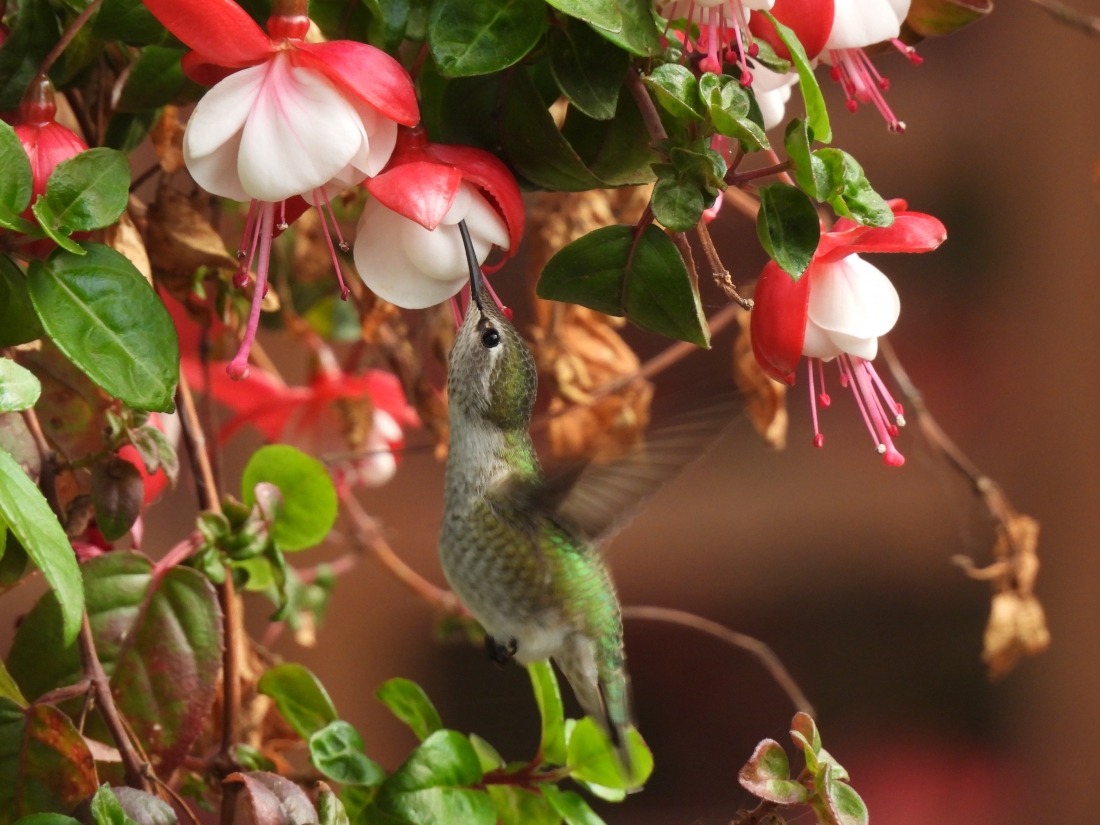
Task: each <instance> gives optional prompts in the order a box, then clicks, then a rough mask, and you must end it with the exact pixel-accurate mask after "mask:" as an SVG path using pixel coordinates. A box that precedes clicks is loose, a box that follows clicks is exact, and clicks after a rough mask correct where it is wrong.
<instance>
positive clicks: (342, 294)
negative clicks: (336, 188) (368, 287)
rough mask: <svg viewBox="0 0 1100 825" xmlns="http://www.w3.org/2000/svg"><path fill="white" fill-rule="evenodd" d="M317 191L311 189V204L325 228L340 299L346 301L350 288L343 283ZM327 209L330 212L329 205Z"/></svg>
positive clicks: (326, 199) (334, 221)
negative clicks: (338, 285) (338, 284)
mask: <svg viewBox="0 0 1100 825" xmlns="http://www.w3.org/2000/svg"><path fill="white" fill-rule="evenodd" d="M317 192H318V190H317V189H314V190H313V205H314V206H315V207H316V208H317V214H318V215H320V216H321V226H322V227H323V228H324V230H325V243H326V244H328V254H329V255H331V256H332V266H333V268H334V269H335V270H336V280H337V281H338V282H339V283H340V300H342V301H346V300H347V299H348V292H349V291H350V290H349V289H348V285H347V284H345V283H344V273H343V272H341V271H340V260H339V259H338V258H337V257H336V249H335V247H333V245H332V235H330V234H329V231H328V221H326V220H325V210H324V209H322V208H321V204H320V203H319V202H318V200H317ZM325 202H326V203H327V202H328V198H325ZM329 211H330V212H331V207H330V209H329ZM332 222H333V223H336V218H335V217H333V220H332ZM337 231H339V230H337ZM341 241H342V239H341Z"/></svg>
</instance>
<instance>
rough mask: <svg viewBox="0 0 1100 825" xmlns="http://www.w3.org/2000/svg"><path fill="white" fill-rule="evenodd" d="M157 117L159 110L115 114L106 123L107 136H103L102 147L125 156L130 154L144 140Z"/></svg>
mask: <svg viewBox="0 0 1100 825" xmlns="http://www.w3.org/2000/svg"><path fill="white" fill-rule="evenodd" d="M158 117H160V110H159V109H152V110H150V111H146V112H138V113H137V114H126V113H123V112H116V113H115V114H113V115H111V119H110V120H109V121H107V134H105V135H104V136H103V145H104V146H108V147H110V148H111V149H118V150H119V151H120V152H126V153H127V154H128V153H130V152H132V151H133V150H134V149H136V148H137V147H138V146H139V145H140V144H141V142H142V141H143V140H145V137H146V135H148V134H149V130H150V129H152V128H153V124H154V123H155V122H156V120H157V118H158Z"/></svg>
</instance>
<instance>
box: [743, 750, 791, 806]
mask: <svg viewBox="0 0 1100 825" xmlns="http://www.w3.org/2000/svg"><path fill="white" fill-rule="evenodd" d="M737 779H738V781H739V782H740V783H741V787H742V788H744V789H745V790H746V791H748V792H749V793H751V794H754V795H755V796H758V797H760V798H761V799H766V800H768V801H769V802H775V803H778V804H780V805H799V804H802V803H805V802H807V801H808V800H809V793H808V792H807V790H806V788H805V787H803V786H802V785H801V784H800V783H798V782H792V781H791V766H790V762H789V761H788V760H787V754H786V752H785V751H784V750H783V748H782V746H781V745H780V744H779V743H778V742H776V741H775V740H773V739H765V740H764V741H762V742H761V743H760V744H759V745H757V746H756V750H754V751H753V754H752V756H751V757H750V758H749V761H748V762H746V763H745V765H744V767H742V768H741V770H740V772H739V773H738V774H737Z"/></svg>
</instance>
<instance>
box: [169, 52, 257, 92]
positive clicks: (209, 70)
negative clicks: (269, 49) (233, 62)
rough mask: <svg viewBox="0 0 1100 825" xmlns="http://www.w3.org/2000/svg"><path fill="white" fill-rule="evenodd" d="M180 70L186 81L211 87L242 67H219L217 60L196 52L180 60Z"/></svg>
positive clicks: (189, 53)
mask: <svg viewBox="0 0 1100 825" xmlns="http://www.w3.org/2000/svg"><path fill="white" fill-rule="evenodd" d="M180 68H182V69H183V74H184V77H186V78H187V79H188V80H193V81H194V82H195V83H198V84H199V85H200V86H213V85H215V84H216V83H221V82H222V81H223V80H225V79H226V78H227V77H229V75H231V74H233V72H235V71H237V70H238V69H240V68H243V67H240V66H236V67H232V68H230V67H226V66H223V65H221V63H219V62H218V60H217V58H212V57H209V56H207V55H204V54H199V53H198V52H188V53H187V54H185V55H184V56H183V59H181V60H180Z"/></svg>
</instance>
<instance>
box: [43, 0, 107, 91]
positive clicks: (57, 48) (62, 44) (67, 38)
mask: <svg viewBox="0 0 1100 825" xmlns="http://www.w3.org/2000/svg"><path fill="white" fill-rule="evenodd" d="M102 5H103V0H92V2H91V3H89V4H88V5H87V6H85V7H84V11H82V12H80V14H78V15H77V16H76V17H75V18H73V22H72V23H70V24H69V28H67V29H65V33H64V34H63V35H61V39H60V40H58V41H57V43H56V44H55V45H54V47H53V48H52V49H50V52H49V54H47V55H46V59H45V60H43V61H42V65H41V66H39V67H38V73H39V74H46V73H48V72H49V71H50V67H51V66H53V64H54V61H55V60H57V58H59V57H61V53H62V52H63V51H65V49H66V48H68V46H69V44H70V43H72V42H73V38H74V37H76V35H77V33H78V32H79V31H80V29H81V28H82V27H83V26H84V24H85V23H87V22H88V19H89V18H90V17H91V16H92V15H93V14H95V13H96V12H97V11H99V7H100V6H102Z"/></svg>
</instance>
